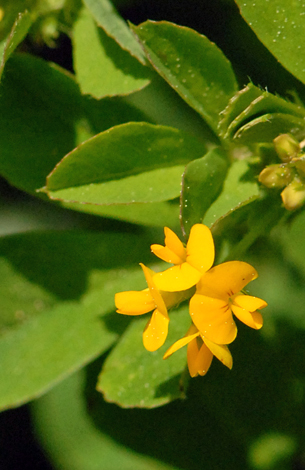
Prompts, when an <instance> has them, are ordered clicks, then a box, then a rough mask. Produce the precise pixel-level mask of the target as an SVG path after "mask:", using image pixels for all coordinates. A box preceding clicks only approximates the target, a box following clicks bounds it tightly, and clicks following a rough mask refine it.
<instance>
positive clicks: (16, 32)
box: [0, 11, 32, 78]
mask: <svg viewBox="0 0 305 470" xmlns="http://www.w3.org/2000/svg"><path fill="white" fill-rule="evenodd" d="M31 24H32V18H31V15H30V14H29V12H28V11H24V12H23V13H18V16H17V18H16V21H15V23H14V25H13V28H12V30H11V32H10V34H9V36H8V38H7V39H4V40H3V41H1V42H0V78H1V76H2V73H3V70H4V66H5V63H6V61H7V60H8V58H9V57H10V55H11V54H12V53H13V52H14V50H15V49H16V47H17V46H18V44H19V43H20V42H21V41H22V40H23V39H24V38H25V36H26V34H27V33H28V31H29V29H30V27H31Z"/></svg>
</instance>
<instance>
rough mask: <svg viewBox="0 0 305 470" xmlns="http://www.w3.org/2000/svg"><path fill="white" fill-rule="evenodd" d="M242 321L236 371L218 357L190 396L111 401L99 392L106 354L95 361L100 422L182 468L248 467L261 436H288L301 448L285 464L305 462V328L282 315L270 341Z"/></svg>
mask: <svg viewBox="0 0 305 470" xmlns="http://www.w3.org/2000/svg"><path fill="white" fill-rule="evenodd" d="M238 326H239V337H238V339H237V340H236V341H235V342H234V344H232V345H230V349H231V351H232V354H233V357H234V359H235V361H234V367H233V370H232V371H228V370H227V369H225V368H224V367H223V365H222V364H220V362H218V361H217V360H216V359H215V360H214V361H213V364H212V367H211V369H210V371H209V373H208V374H207V375H206V376H205V377H204V378H200V377H198V378H197V379H192V380H191V381H190V387H189V390H188V392H187V398H186V400H182V401H181V400H176V401H174V402H172V403H170V404H169V405H167V406H164V407H160V408H156V409H152V410H147V409H136V408H134V409H122V408H120V407H118V406H116V405H115V404H111V403H106V402H105V401H103V398H102V396H101V395H100V394H99V393H97V392H95V391H94V386H95V383H96V376H97V374H98V373H99V371H100V370H101V367H102V362H103V359H98V360H97V361H95V362H94V363H92V364H91V365H90V366H89V367H88V369H87V373H88V376H87V387H86V396H87V402H88V411H89V413H90V414H91V416H92V418H93V420H94V422H95V424H96V426H97V427H98V428H99V429H101V430H102V431H103V432H106V433H107V434H109V435H110V436H111V437H113V438H114V439H115V440H116V441H118V442H120V443H121V444H123V445H125V446H127V447H130V448H132V449H133V450H135V451H137V452H139V453H144V454H146V455H150V456H151V457H154V458H157V459H160V460H163V461H165V462H166V463H168V464H171V465H175V466H177V467H178V468H181V469H183V470H189V469H190V468H191V469H193V470H201V469H202V468H208V469H209V470H214V469H215V470H216V469H220V468H223V462H226V467H225V468H226V469H229V468H234V469H235V470H244V469H247V468H249V464H248V462H249V461H248V456H247V451H248V449H249V448H250V447H251V446H252V444H254V443H256V442H257V440H258V439H261V438H262V439H264V438H265V437H266V438H268V436H272V435H274V434H275V435H281V436H286V437H287V438H288V439H292V440H293V441H294V442H295V444H296V446H297V455H296V457H295V458H293V459H292V460H291V457H290V456H289V455H288V456H287V460H286V461H285V460H284V461H283V460H282V461H281V463H280V464H279V468H280V469H285V470H301V469H303V468H304V467H303V465H304V455H303V449H304V445H305V429H304V420H303V419H302V417H303V416H304V413H305V402H304V397H303V394H302V390H303V388H304V383H305V363H304V358H305V346H304V345H305V333H304V331H300V330H298V329H296V328H294V327H292V326H291V325H290V324H288V323H287V322H283V321H280V322H278V324H277V334H276V335H275V336H274V339H273V340H270V338H268V339H264V337H263V336H262V335H258V334H257V332H255V331H253V330H251V329H250V328H247V327H246V326H244V325H243V324H240V322H239V325H238ZM292 344H293V348H292V347H291V345H292ZM122 380H124V378H123V377H122ZM165 385H166V384H165ZM135 429H138V430H139V432H135V431H134V430H135ZM271 449H272V448H271ZM271 451H272V450H271ZM279 453H280V449H279ZM270 458H271V456H270ZM275 458H277V457H275ZM268 468H269V467H268ZM270 468H271V467H270ZM272 468H273V467H272ZM274 468H275V467H274Z"/></svg>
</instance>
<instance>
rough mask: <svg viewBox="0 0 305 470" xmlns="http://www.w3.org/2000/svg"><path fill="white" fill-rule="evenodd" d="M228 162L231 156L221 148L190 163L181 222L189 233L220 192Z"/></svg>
mask: <svg viewBox="0 0 305 470" xmlns="http://www.w3.org/2000/svg"><path fill="white" fill-rule="evenodd" d="M228 166H229V160H228V157H227V155H226V153H225V152H224V151H223V150H222V149H221V148H216V149H213V150H210V151H209V152H208V153H207V154H206V155H205V156H204V157H202V158H198V159H197V160H193V161H192V162H190V163H189V164H188V165H187V166H186V168H185V172H184V175H183V180H182V193H181V222H182V226H183V232H184V234H185V235H189V232H190V229H191V227H192V226H193V225H194V224H197V223H202V220H203V217H204V215H205V213H206V211H207V210H208V208H209V207H210V205H211V204H212V203H213V202H214V201H215V199H216V198H217V197H218V196H219V193H220V191H221V189H222V185H223V182H224V179H225V177H226V174H227V170H228Z"/></svg>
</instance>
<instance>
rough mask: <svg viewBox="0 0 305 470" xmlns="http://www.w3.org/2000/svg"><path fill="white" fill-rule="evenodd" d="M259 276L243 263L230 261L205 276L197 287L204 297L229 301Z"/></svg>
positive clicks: (248, 265)
mask: <svg viewBox="0 0 305 470" xmlns="http://www.w3.org/2000/svg"><path fill="white" fill-rule="evenodd" d="M257 276H258V274H257V272H256V270H255V269H254V268H253V267H252V266H251V265H250V264H248V263H244V262H243V261H228V262H227V263H222V264H219V265H218V266H215V267H214V268H212V269H210V270H209V271H208V272H207V273H205V274H203V276H202V278H201V279H200V282H199V283H198V285H197V292H198V293H199V294H202V295H208V296H211V297H218V298H220V299H229V297H232V296H233V295H234V294H237V293H238V292H239V291H241V290H242V289H243V288H244V287H245V286H246V285H247V284H248V283H249V282H250V281H252V280H253V279H256V278H257Z"/></svg>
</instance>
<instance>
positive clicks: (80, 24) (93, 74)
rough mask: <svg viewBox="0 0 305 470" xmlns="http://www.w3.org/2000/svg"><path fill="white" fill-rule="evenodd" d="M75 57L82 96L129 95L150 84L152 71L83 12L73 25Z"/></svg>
mask: <svg viewBox="0 0 305 470" xmlns="http://www.w3.org/2000/svg"><path fill="white" fill-rule="evenodd" d="M73 44H74V48H73V57H74V68H75V71H76V79H77V81H78V83H79V85H80V87H81V90H82V92H83V93H88V94H91V95H93V96H94V97H95V98H102V97H104V96H113V95H122V94H128V93H131V92H133V91H136V90H139V89H141V88H143V87H144V86H146V85H147V84H148V83H149V76H150V75H151V71H150V70H149V69H148V68H147V67H144V66H143V65H142V64H140V63H139V62H138V61H137V59H135V58H134V57H132V56H131V55H130V54H129V53H128V52H126V51H124V50H123V49H121V47H120V46H119V45H118V44H117V43H116V42H115V40H114V39H112V38H111V37H109V36H107V34H106V33H105V32H104V31H103V30H102V29H101V28H98V27H97V26H96V24H95V23H94V21H93V19H92V17H91V15H90V13H89V12H88V11H87V10H85V9H83V10H82V11H81V12H80V15H79V18H78V19H77V21H76V22H75V24H74V34H73Z"/></svg>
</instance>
